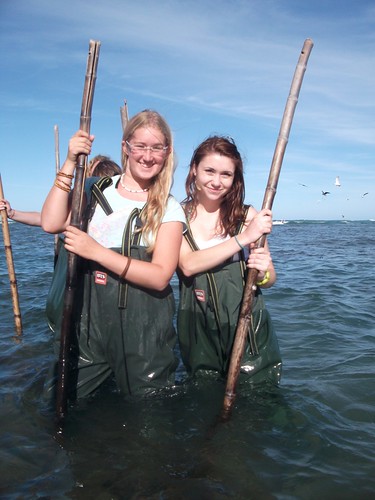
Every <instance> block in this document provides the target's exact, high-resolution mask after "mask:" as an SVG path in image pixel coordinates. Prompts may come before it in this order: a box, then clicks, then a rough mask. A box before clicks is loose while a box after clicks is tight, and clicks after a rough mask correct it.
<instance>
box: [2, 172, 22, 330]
mask: <svg viewBox="0 0 375 500" xmlns="http://www.w3.org/2000/svg"><path fill="white" fill-rule="evenodd" d="M0 198H2V199H4V198H5V197H4V191H3V183H2V180H1V174H0ZM0 212H1V217H2V224H1V227H2V229H3V236H4V248H5V257H6V261H7V266H8V274H9V282H10V291H11V295H12V303H13V314H14V323H15V326H16V334H17V335H18V336H19V335H21V334H22V319H21V311H20V305H19V300H18V288H17V279H16V273H15V271H14V261H13V252H12V245H11V241H10V232H9V224H8V216H7V211H6V210H5V209H4V210H0Z"/></svg>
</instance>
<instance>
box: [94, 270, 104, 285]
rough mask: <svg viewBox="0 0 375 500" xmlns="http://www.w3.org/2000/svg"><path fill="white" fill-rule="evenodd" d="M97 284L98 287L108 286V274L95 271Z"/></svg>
mask: <svg viewBox="0 0 375 500" xmlns="http://www.w3.org/2000/svg"><path fill="white" fill-rule="evenodd" d="M95 283H96V284H97V285H106V284H107V274H106V273H102V272H101V271H95Z"/></svg>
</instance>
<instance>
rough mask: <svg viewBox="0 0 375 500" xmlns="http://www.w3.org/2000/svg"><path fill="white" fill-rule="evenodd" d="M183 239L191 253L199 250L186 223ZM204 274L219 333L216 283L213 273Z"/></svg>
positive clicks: (219, 322) (219, 323)
mask: <svg viewBox="0 0 375 500" xmlns="http://www.w3.org/2000/svg"><path fill="white" fill-rule="evenodd" d="M184 237H185V239H186V241H187V242H188V243H189V245H190V248H191V249H192V250H193V251H197V250H199V247H198V245H197V244H196V242H195V240H194V236H193V234H192V232H191V229H190V226H189V224H188V223H187V224H186V231H185V232H184ZM205 274H206V277H207V283H208V288H209V292H210V296H211V300H212V306H213V308H214V314H215V319H216V324H217V327H218V330H219V331H220V332H221V321H220V314H219V294H218V292H217V286H216V281H215V278H214V275H213V273H211V272H210V271H207V272H206V273H205Z"/></svg>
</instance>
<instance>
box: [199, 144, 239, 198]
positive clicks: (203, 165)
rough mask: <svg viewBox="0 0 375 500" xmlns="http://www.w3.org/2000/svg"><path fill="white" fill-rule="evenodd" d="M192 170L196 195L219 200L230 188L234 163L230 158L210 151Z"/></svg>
mask: <svg viewBox="0 0 375 500" xmlns="http://www.w3.org/2000/svg"><path fill="white" fill-rule="evenodd" d="M193 172H194V175H195V184H196V187H197V191H198V196H199V197H201V196H205V197H206V198H208V199H209V200H212V201H214V200H220V201H221V199H222V198H223V197H224V196H225V195H226V194H227V193H228V192H229V191H230V189H231V188H232V185H233V180H234V172H235V165H234V162H233V160H232V159H231V158H228V157H227V156H222V155H220V154H218V153H211V154H208V155H206V156H205V157H204V158H203V159H202V160H201V161H200V163H199V164H198V165H197V166H195V167H194V168H193Z"/></svg>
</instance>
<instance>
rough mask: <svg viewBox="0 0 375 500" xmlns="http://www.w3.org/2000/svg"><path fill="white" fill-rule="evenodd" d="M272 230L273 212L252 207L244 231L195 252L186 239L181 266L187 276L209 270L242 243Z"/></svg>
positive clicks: (180, 259) (230, 254)
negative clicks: (258, 210)
mask: <svg viewBox="0 0 375 500" xmlns="http://www.w3.org/2000/svg"><path fill="white" fill-rule="evenodd" d="M271 230H272V212H271V211H270V210H261V211H260V212H259V213H257V212H256V210H255V209H253V208H250V209H249V213H248V220H247V221H246V224H245V228H244V230H243V232H242V233H241V234H239V235H237V236H236V237H232V238H230V239H229V240H226V241H224V242H223V243H220V244H219V245H215V246H213V247H211V248H207V249H204V250H198V251H196V252H194V251H193V250H192V249H191V248H190V246H189V244H188V243H187V241H186V240H185V239H184V240H183V242H182V245H181V251H180V258H179V267H180V269H181V271H182V272H183V273H184V274H185V276H193V275H194V274H197V273H201V272H204V271H208V270H209V269H212V268H213V267H215V266H218V265H219V264H222V263H223V262H225V261H226V260H227V259H229V258H230V257H232V256H233V255H235V254H236V253H237V252H238V251H239V250H240V245H241V246H242V247H246V246H249V245H250V243H253V242H255V241H257V240H258V239H259V238H260V237H261V236H262V235H263V234H269V233H270V232H271Z"/></svg>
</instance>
